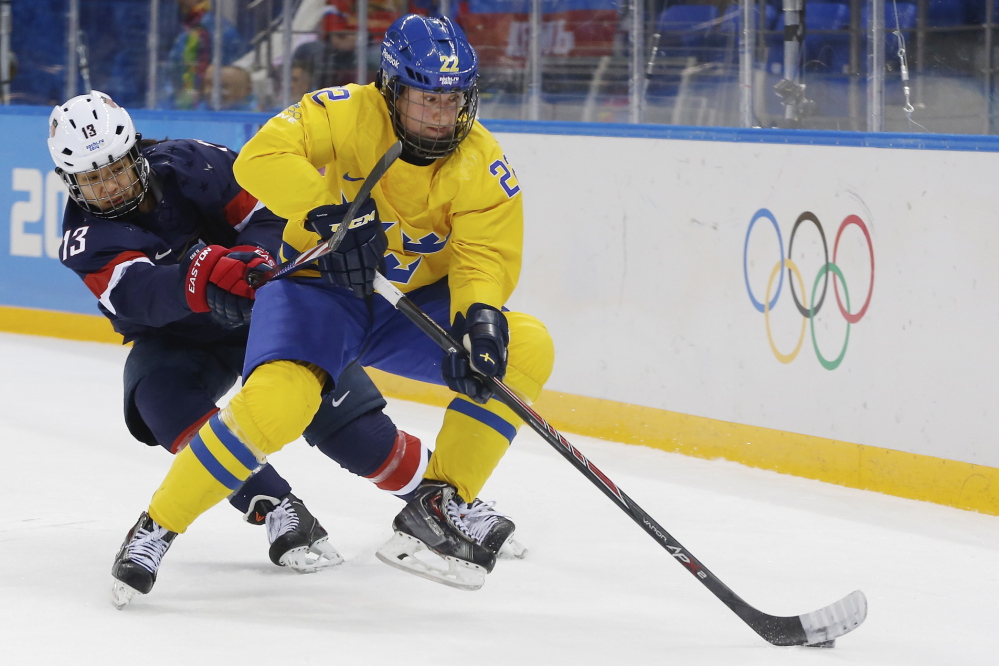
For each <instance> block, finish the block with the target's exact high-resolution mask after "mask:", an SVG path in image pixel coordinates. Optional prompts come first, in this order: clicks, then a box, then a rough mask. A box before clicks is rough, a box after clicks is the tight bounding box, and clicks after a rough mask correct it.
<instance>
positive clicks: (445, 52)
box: [378, 14, 479, 160]
mask: <svg viewBox="0 0 999 666" xmlns="http://www.w3.org/2000/svg"><path fill="white" fill-rule="evenodd" d="M478 64H479V59H478V56H477V55H476V53H475V49H473V48H472V46H471V44H469V43H468V40H467V38H466V37H465V33H464V32H463V31H462V30H461V28H460V27H458V26H457V25H456V24H455V23H454V22H452V21H451V19H450V18H448V17H447V16H436V17H428V16H420V15H415V14H409V15H407V16H403V17H401V18H399V19H397V20H396V21H395V22H394V23H393V24H392V25H391V26H389V29H388V30H387V31H386V32H385V40H384V41H383V42H382V54H381V67H380V69H379V72H378V83H379V88H380V89H381V92H382V95H383V96H384V98H385V102H386V104H387V106H388V110H389V115H390V116H391V119H392V128H393V129H394V130H395V134H396V136H397V137H398V138H399V140H400V141H402V143H403V146H404V147H405V148H406V150H407V152H409V153H412V154H413V155H415V156H416V157H419V158H422V159H431V160H434V159H439V158H441V157H445V156H447V155H449V154H451V153H452V152H454V150H455V149H456V148H457V147H458V144H460V143H461V142H462V141H463V140H464V139H465V137H467V136H468V134H469V132H471V131H472V126H473V125H474V123H475V117H476V113H477V111H478V104H479V89H478V86H477V80H478ZM407 90H412V91H413V92H414V93H415V92H416V91H420V92H422V93H424V94H423V95H418V94H412V93H411V94H407ZM455 94H457V95H459V98H458V99H457V100H455V99H454V98H452V97H451V96H452V95H455ZM428 95H432V96H435V97H437V98H438V99H436V100H428V99H427V96H428ZM438 105H439V107H438V110H439V111H440V113H439V114H435V113H430V112H427V111H428V109H427V107H428V106H438ZM455 107H456V108H455ZM433 119H437V120H433ZM452 119H453V122H452ZM435 122H438V123H439V124H434V123H435Z"/></svg>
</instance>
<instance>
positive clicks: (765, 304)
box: [742, 208, 874, 370]
mask: <svg viewBox="0 0 999 666" xmlns="http://www.w3.org/2000/svg"><path fill="white" fill-rule="evenodd" d="M760 219H766V220H769V221H770V224H772V225H773V228H774V231H776V232H777V243H778V251H779V252H780V259H779V260H778V261H777V263H776V264H775V265H774V267H773V270H772V271H771V272H770V279H769V280H768V281H767V291H766V296H765V297H764V299H763V301H762V302H761V301H759V300H757V298H756V296H754V295H753V289H752V287H751V286H750V284H749V268H748V254H749V237H750V235H751V234H752V233H753V226H754V225H755V224H756V222H757V221H758V220H760ZM804 222H810V223H811V224H813V225H814V226H815V228H816V229H817V230H818V232H819V236H820V237H821V239H822V252H823V261H822V265H821V267H820V268H819V270H818V274H817V275H816V276H815V281H814V282H813V283H812V292H811V302H812V303H813V304H814V306H813V307H811V308H809V307H808V304H807V301H806V298H805V296H806V294H807V292H806V291H805V282H804V280H803V279H802V277H801V272H800V271H799V270H798V266H797V265H796V264H795V262H794V261H793V260H792V259H791V257H792V254H793V251H794V237H795V235H796V234H797V233H798V229H799V228H800V227H801V225H802V223H804ZM850 225H856V226H857V227H858V228H859V229H860V231H861V232H862V233H863V234H864V238H865V239H867V250H868V254H869V256H870V262H871V282H870V286H869V288H868V290H867V298H866V299H865V300H864V305H863V306H862V307H861V308H860V310H858V311H857V313H856V314H851V312H850V293H849V291H848V290H847V286H846V278H845V277H844V276H843V271H841V270H840V267H839V266H838V265H837V264H836V257H837V255H838V252H839V242H840V239H841V238H842V236H843V231H844V230H845V229H846V228H847V227H849V226H850ZM785 267H787V274H788V285H789V289H790V292H791V298H792V299H793V301H794V305H795V307H796V308H797V309H798V312H799V313H800V314H801V316H802V320H801V333H800V334H799V336H798V342H797V344H796V345H795V347H794V349H793V350H792V351H791V352H790V353H787V354H785V353H783V352H781V351H780V350H779V349H777V345H776V344H775V343H774V338H773V333H772V331H771V328H770V311H771V310H772V309H773V308H774V306H775V305H777V299H779V298H780V294H781V289H783V287H784V268H785ZM742 272H743V276H744V278H745V280H746V290H747V291H748V292H749V300H750V302H751V303H752V304H753V307H754V308H756V310H757V311H758V312H761V313H763V318H764V321H765V322H766V327H767V340H768V341H769V342H770V349H771V350H772V351H773V353H774V356H776V357H777V360H779V361H780V362H781V363H790V362H791V361H793V360H794V359H795V357H797V356H798V352H799V351H801V346H802V343H804V341H805V328H806V326H808V325H809V324H810V328H811V333H812V346H813V347H814V348H815V355H816V356H817V357H818V359H819V363H821V364H822V367H823V368H825V369H826V370H835V369H836V368H838V367H839V365H840V363H842V362H843V357H844V356H846V347H847V343H848V342H849V341H850V326H851V325H852V324H856V323H857V322H859V321H860V320H861V319H862V318H863V316H864V315H865V314H866V313H867V307H868V306H869V305H870V304H871V295H872V294H873V293H874V244H873V243H872V242H871V234H870V231H868V229H867V225H866V224H865V223H864V221H863V220H862V219H860V217H858V216H856V215H849V216H847V217H846V218H845V219H844V220H843V222H842V223H840V225H839V230H838V231H837V232H836V241H835V242H834V243H833V254H832V261H829V246H828V244H827V243H826V235H825V232H824V231H823V229H822V224H821V223H820V222H819V218H817V217H816V216H815V214H814V213H811V212H808V211H805V212H804V213H802V214H801V215H799V216H798V219H797V220H795V222H794V227H792V229H791V237H790V239H789V240H788V244H787V256H785V255H784V240H783V237H782V236H781V232H780V226H779V225H778V224H777V219H776V218H775V217H774V214H773V213H771V212H770V211H769V210H767V209H766V208H761V209H759V210H758V211H756V213H755V214H754V215H753V218H752V219H751V220H750V221H749V228H748V229H747V230H746V241H745V245H744V246H743V251H742ZM830 273H832V274H833V275H834V276H835V279H833V291H834V292H835V294H836V305H838V306H839V312H840V314H841V315H842V316H843V319H845V320H846V337H845V339H844V340H843V348H842V349H841V350H840V352H839V356H837V357H836V358H834V359H831V360H830V359H827V358H826V357H825V356H823V355H822V352H821V351H820V350H819V344H818V341H817V340H816V338H815V318H816V315H818V314H819V312H820V311H821V310H822V306H823V305H824V304H825V301H826V291H827V289H828V287H829V274H830ZM792 277H794V278H796V279H797V282H798V287H799V291H800V292H801V298H799V297H798V294H797V292H796V291H795V289H794V281H793V280H792ZM775 280H776V281H777V290H776V292H775V291H774V281H775ZM820 283H821V285H822V290H821V295H819V284H820ZM839 284H842V285H843V298H840V293H839ZM771 294H773V297H772V298H771ZM816 297H817V298H816ZM843 301H846V304H845V305H844V303H843Z"/></svg>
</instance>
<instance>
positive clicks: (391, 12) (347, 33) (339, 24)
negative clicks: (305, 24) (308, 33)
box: [291, 0, 409, 101]
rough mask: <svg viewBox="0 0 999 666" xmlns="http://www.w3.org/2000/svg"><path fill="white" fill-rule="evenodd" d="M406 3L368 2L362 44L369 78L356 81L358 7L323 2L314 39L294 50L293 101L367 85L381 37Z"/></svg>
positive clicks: (343, 0) (351, 1) (347, 0)
mask: <svg viewBox="0 0 999 666" xmlns="http://www.w3.org/2000/svg"><path fill="white" fill-rule="evenodd" d="M408 5H409V3H408V2H407V1H406V0H372V1H371V2H369V3H368V26H367V28H368V37H367V39H366V42H365V45H364V46H365V51H366V53H367V56H366V58H367V67H366V70H367V72H368V75H367V76H366V77H365V78H366V79H367V80H366V81H358V80H357V78H358V77H357V7H356V3H355V0H326V7H325V9H324V10H323V17H322V19H321V20H320V22H319V25H318V26H317V28H316V32H317V36H318V38H317V40H316V41H314V42H307V43H305V44H302V45H300V46H299V47H298V48H297V49H295V53H294V54H293V55H292V65H291V66H292V86H291V87H292V95H291V97H292V101H298V100H299V99H301V98H302V95H304V94H305V93H307V92H311V91H313V90H319V89H320V88H328V87H330V86H342V85H345V84H347V83H368V82H369V81H371V80H372V79H373V77H374V73H375V71H376V70H377V69H378V66H379V57H380V47H381V37H382V35H384V34H385V30H386V29H387V28H388V27H389V26H390V25H391V24H392V21H394V20H395V19H397V18H398V17H400V16H402V15H403V14H405V13H406V10H407V6H408Z"/></svg>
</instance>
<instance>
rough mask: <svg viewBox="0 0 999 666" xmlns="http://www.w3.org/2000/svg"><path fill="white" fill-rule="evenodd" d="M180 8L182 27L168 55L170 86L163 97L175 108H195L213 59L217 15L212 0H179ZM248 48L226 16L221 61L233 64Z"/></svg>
mask: <svg viewBox="0 0 999 666" xmlns="http://www.w3.org/2000/svg"><path fill="white" fill-rule="evenodd" d="M177 9H178V11H179V12H180V20H181V23H182V25H183V29H182V30H181V33H180V34H179V35H177V39H176V40H175V41H174V43H173V47H172V48H171V49H170V53H169V55H168V56H167V68H168V76H167V77H166V78H167V82H166V83H167V86H168V90H167V91H166V95H165V96H164V100H163V101H164V103H165V104H166V105H167V106H168V107H171V108H174V109H193V108H195V107H196V106H197V105H198V102H199V98H200V95H199V93H200V91H201V90H202V88H203V85H204V76H205V70H206V69H207V68H208V66H209V65H210V64H211V62H212V35H213V32H214V30H215V15H214V14H213V13H212V11H211V9H212V3H211V0H177ZM245 50H246V48H245V45H244V44H243V40H242V38H241V37H240V36H239V33H238V32H237V31H236V28H235V27H233V25H232V24H231V23H230V22H229V21H227V20H225V19H223V20H222V64H223V65H228V64H231V63H232V62H233V61H234V60H235V59H236V58H238V57H239V56H241V55H242V54H243V52H244V51H245Z"/></svg>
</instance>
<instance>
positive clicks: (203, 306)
mask: <svg viewBox="0 0 999 666" xmlns="http://www.w3.org/2000/svg"><path fill="white" fill-rule="evenodd" d="M188 261H189V262H190V263H189V265H188V267H187V274H186V276H185V280H184V295H185V297H186V298H187V305H188V307H189V308H191V312H210V313H211V314H212V318H214V319H215V320H216V321H217V322H219V323H220V324H222V325H225V326H242V325H244V324H247V323H249V321H250V311H251V310H252V308H253V298H254V289H253V287H251V286H250V284H249V282H247V280H246V276H247V274H248V273H250V271H253V270H255V269H256V270H260V269H263V270H266V269H268V268H271V267H273V266H274V265H275V264H274V259H273V258H271V255H270V254H269V253H268V252H267V250H264V249H262V248H259V247H256V246H253V245H237V246H236V247H233V248H225V247H222V246H221V245H209V246H207V247H206V246H204V245H199V246H196V247H195V248H194V249H192V250H191V252H190V253H189V255H188Z"/></svg>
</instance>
